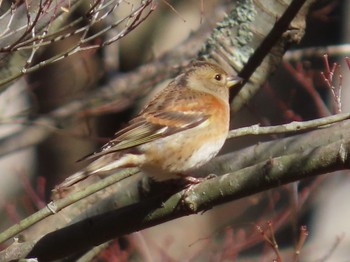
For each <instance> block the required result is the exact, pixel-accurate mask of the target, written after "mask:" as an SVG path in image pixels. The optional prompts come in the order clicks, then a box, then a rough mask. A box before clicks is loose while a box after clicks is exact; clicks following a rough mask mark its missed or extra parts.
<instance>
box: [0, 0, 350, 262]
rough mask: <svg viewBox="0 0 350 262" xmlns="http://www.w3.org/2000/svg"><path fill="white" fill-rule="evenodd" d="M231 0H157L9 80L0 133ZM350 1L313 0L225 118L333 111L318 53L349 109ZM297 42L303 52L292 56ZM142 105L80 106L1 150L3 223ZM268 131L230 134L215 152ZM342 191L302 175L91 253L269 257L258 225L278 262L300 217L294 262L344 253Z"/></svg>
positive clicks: (172, 39) (147, 55) (87, 87)
mask: <svg viewBox="0 0 350 262" xmlns="http://www.w3.org/2000/svg"><path fill="white" fill-rule="evenodd" d="M132 2H135V3H136V2H139V1H136V0H135V1H128V2H127V1H125V2H123V4H121V5H120V8H117V9H116V10H115V14H114V16H113V17H120V16H123V13H126V12H130V6H131V5H132V4H133V3H132ZM227 5H229V1H224V0H215V1H205V0H204V1H200V0H191V1H186V0H178V1H159V3H158V6H157V8H156V10H155V11H154V13H153V14H152V15H151V16H150V17H148V18H147V19H146V21H144V22H143V23H142V24H141V25H140V26H139V27H137V28H136V29H134V30H133V31H132V32H131V33H130V34H129V35H127V36H126V37H124V38H122V39H121V40H120V41H117V42H116V43H114V44H112V45H110V46H107V47H105V48H101V49H97V50H87V51H83V52H79V53H77V54H74V55H72V56H69V57H67V58H65V59H63V60H61V61H59V62H56V63H53V64H51V65H49V66H46V67H43V68H41V69H39V70H37V71H35V72H33V73H31V74H29V75H27V76H26V77H25V78H22V79H21V80H20V81H16V82H15V83H14V84H13V85H12V86H11V88H8V89H7V90H6V91H5V92H4V93H2V94H1V96H0V114H1V117H2V118H3V119H4V121H3V122H4V124H2V125H1V126H0V135H1V136H6V135H8V134H11V133H13V132H15V131H16V130H18V129H20V128H21V126H22V125H27V123H29V124H30V120H31V119H33V118H35V117H38V116H42V115H45V114H48V113H50V112H52V111H53V110H55V109H57V108H59V107H61V106H62V105H64V104H66V103H67V102H69V101H73V100H79V98H80V97H81V96H83V95H84V94H86V92H89V91H91V90H94V89H99V88H100V87H101V86H103V85H104V84H105V83H106V82H108V80H109V79H110V78H111V77H114V76H115V75H119V74H126V73H128V72H131V71H133V70H135V69H137V68H138V67H139V66H140V65H142V64H144V63H147V62H148V61H152V60H153V59H155V58H157V57H160V56H161V55H163V54H165V53H166V52H167V51H168V50H172V49H174V48H176V47H177V46H178V45H179V44H180V43H181V42H182V41H184V40H185V39H187V38H188V37H189V35H191V33H193V32H195V31H196V30H198V29H199V28H201V29H202V30H203V28H213V27H214V26H215V24H216V22H218V21H220V20H221V19H222V17H223V16H224V13H225V10H226V7H227ZM349 5H350V3H349V1H340V0H339V1H337V0H332V1H318V2H317V4H316V6H315V7H314V8H313V11H312V12H311V14H310V16H309V18H308V21H307V30H306V34H305V37H304V38H303V40H302V42H301V43H300V45H299V46H296V47H294V48H295V50H290V51H289V52H288V53H287V55H286V57H285V60H284V61H283V63H282V64H281V66H280V67H279V69H278V70H277V72H276V73H275V74H274V75H273V76H272V77H271V78H270V80H269V81H268V83H266V84H265V85H264V86H263V87H262V88H261V89H260V91H259V93H258V94H257V95H256V96H255V97H254V98H253V99H252V100H251V101H250V102H249V104H248V105H247V106H245V107H244V108H243V109H242V110H241V111H240V112H239V113H238V114H236V115H234V116H232V126H231V127H232V128H237V127H242V126H248V125H252V124H256V123H261V124H262V125H277V124H284V123H288V122H291V121H295V120H297V121H302V120H310V119H315V118H319V117H323V116H327V115H331V114H334V113H336V110H337V108H336V103H335V102H334V97H333V96H332V94H331V92H330V90H329V88H328V87H327V85H326V84H325V82H324V81H323V79H322V77H321V74H320V72H321V71H324V70H325V63H324V58H323V54H324V53H327V54H328V56H329V62H330V63H331V64H332V63H334V62H336V63H339V64H340V67H338V68H337V71H336V74H337V75H339V74H342V76H343V80H342V86H343V89H342V92H343V94H342V110H343V112H346V111H349V106H350V105H349V104H348V103H346V101H348V99H347V97H348V96H349V95H350V94H349V92H350V91H349V88H347V87H348V83H349V75H350V74H349V68H348V67H347V65H346V63H345V57H346V56H348V53H349V51H350V49H349V47H348V46H347V43H348V41H349V37H350V36H349V34H348V32H350V30H349V25H350V21H349V20H348V16H347V15H346V14H347V13H348V11H349V8H350V6H349ZM87 8H89V7H88V6H84V5H82V6H81V7H79V8H77V9H74V10H72V12H71V13H70V14H69V19H72V20H74V19H75V18H76V17H79V16H80V15H81V14H82V13H84V12H85V10H86V9H87ZM84 22H86V21H82V23H84ZM77 26H81V25H77ZM92 30H96V31H98V30H99V28H98V27H97V28H92ZM207 30H208V29H207ZM90 33H91V32H90ZM76 41H78V37H76V38H74V37H71V38H68V39H66V40H64V41H59V42H57V43H54V44H52V45H50V46H49V48H46V49H45V50H44V51H42V52H40V53H38V54H36V56H35V57H34V61H35V60H36V61H41V60H43V59H45V58H49V57H52V56H53V55H55V54H57V53H60V52H62V50H66V49H67V48H69V47H70V46H72V45H74V44H75V43H76ZM96 41H97V40H96ZM304 48H308V49H307V50H308V52H306V51H305V52H302V55H298V54H299V53H298V52H297V51H298V50H300V49H304ZM327 48H328V49H327ZM164 84H166V83H164ZM164 84H163V86H164ZM145 98H146V95H145ZM140 104H142V102H140V103H136V104H135V106H132V107H128V108H127V109H125V110H118V105H117V109H116V108H115V107H114V106H115V105H113V104H112V105H107V106H100V107H98V113H96V112H95V111H94V112H93V113H91V112H90V111H89V110H87V111H84V112H80V113H79V116H78V117H77V118H76V119H75V120H74V123H73V124H72V123H66V124H65V123H63V125H62V126H61V127H60V128H57V129H56V130H55V132H54V133H53V135H51V136H49V137H48V138H47V139H45V141H43V142H41V143H39V144H38V145H36V146H34V147H31V148H29V149H25V150H21V151H19V152H16V153H12V154H10V155H8V156H4V157H2V158H1V159H0V160H1V162H0V166H1V170H2V172H1V173H2V174H1V176H0V221H1V222H0V230H4V229H5V228H7V227H9V226H10V225H12V224H14V223H15V222H18V221H20V220H21V219H22V218H24V217H26V216H27V215H28V214H31V213H33V212H35V211H36V210H37V209H39V208H40V207H42V206H43V205H45V203H47V202H48V201H49V200H50V194H51V189H52V188H53V187H54V186H55V185H56V184H58V183H59V182H61V181H62V180H63V179H64V178H65V177H67V176H69V175H70V174H72V173H73V172H75V171H77V170H79V169H80V168H81V167H82V166H84V163H80V162H79V163H77V162H76V160H78V159H80V158H81V157H83V156H85V155H86V154H89V153H91V152H93V151H94V150H96V149H97V148H99V147H100V146H101V145H103V143H105V142H106V141H108V140H109V139H110V138H111V137H112V136H113V134H114V133H115V132H116V131H117V130H118V129H119V128H121V127H123V126H124V125H125V124H126V123H127V122H128V120H129V119H130V118H131V117H132V116H133V115H134V114H135V113H137V111H138V110H139V109H140ZM5 120H6V121H7V122H6V121H5ZM273 138H274V137H266V136H265V137H245V138H240V139H234V140H230V141H228V143H227V144H226V145H225V148H224V149H223V151H222V153H225V152H231V151H234V150H238V149H240V148H244V147H247V146H249V145H254V144H256V143H258V142H261V141H264V140H271V139H273ZM349 192H350V184H349V176H348V172H345V171H344V172H338V173H337V174H327V175H323V176H320V177H317V178H314V179H308V180H303V181H300V182H298V183H294V184H291V185H287V186H282V187H280V188H276V189H272V190H269V191H266V192H263V193H260V194H256V195H254V196H251V197H247V198H244V199H241V200H238V201H234V202H232V203H228V204H225V205H221V206H219V207H216V208H214V209H213V210H210V211H208V212H205V213H204V214H198V215H194V216H190V217H184V218H181V219H177V220H174V221H171V222H168V223H165V224H162V225H159V226H156V227H154V228H150V229H147V230H143V231H141V232H138V233H134V234H131V235H129V236H125V237H124V238H122V239H119V240H116V241H114V242H112V243H111V244H110V245H109V246H108V248H107V249H106V250H105V251H103V252H102V253H101V254H100V256H99V258H98V259H97V258H96V261H236V260H237V261H271V259H272V258H274V257H275V255H274V253H273V251H272V248H271V247H270V245H269V243H268V241H267V240H266V239H264V234H262V233H261V231H259V230H258V229H257V226H261V228H262V230H263V231H264V232H265V233H266V234H267V235H269V234H270V232H271V231H272V232H274V235H275V237H276V241H277V243H278V244H279V250H280V252H281V254H282V257H283V259H284V260H283V261H293V249H294V247H295V245H296V243H298V241H299V237H300V236H299V235H300V232H299V228H300V226H302V225H305V226H307V229H308V231H309V236H308V238H307V242H306V244H305V246H304V247H303V249H302V259H301V261H347V260H348V258H349V257H350V251H349V249H348V246H349V244H350V243H349V242H350V223H349V217H350V207H349V205H348V204H347V199H348V197H349ZM269 222H271V224H272V227H273V229H271V226H269Z"/></svg>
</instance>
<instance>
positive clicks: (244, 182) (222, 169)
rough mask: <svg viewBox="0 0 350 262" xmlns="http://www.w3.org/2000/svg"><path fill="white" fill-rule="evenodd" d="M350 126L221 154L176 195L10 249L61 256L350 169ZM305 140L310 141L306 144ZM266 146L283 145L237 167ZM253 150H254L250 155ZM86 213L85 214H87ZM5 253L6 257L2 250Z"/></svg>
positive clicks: (47, 257)
mask: <svg viewBox="0 0 350 262" xmlns="http://www.w3.org/2000/svg"><path fill="white" fill-rule="evenodd" d="M349 127H350V121H349V120H347V121H344V122H343V123H339V124H335V125H333V126H332V127H328V128H325V129H320V130H316V131H313V132H309V133H306V134H301V135H297V136H293V137H289V138H284V139H280V140H277V141H270V142H265V143H261V144H259V145H256V146H252V147H249V148H247V149H244V150H241V151H237V152H234V153H230V154H228V155H225V156H222V157H219V158H218V159H217V160H216V161H215V162H216V167H217V168H213V167H214V166H212V171H214V170H216V171H217V174H218V173H222V174H224V175H221V176H218V177H215V178H212V179H208V180H205V181H203V182H202V183H200V184H198V185H195V186H192V187H191V188H190V189H184V190H180V191H178V192H175V193H172V194H168V195H167V194H164V192H163V193H162V194H160V195H158V196H154V197H149V198H146V199H145V198H143V199H139V200H136V199H135V201H136V202H135V203H133V204H129V205H128V206H126V207H122V208H118V209H115V210H109V211H106V212H102V214H98V215H95V216H90V217H89V218H87V219H83V220H81V221H79V222H77V223H74V224H72V225H70V226H67V227H65V228H62V229H59V230H56V231H54V232H51V233H49V234H47V235H45V236H44V237H42V238H41V239H38V240H37V241H28V242H25V243H21V244H19V243H16V244H15V245H13V246H12V247H10V248H9V249H8V250H7V251H6V252H8V253H9V254H13V253H14V252H15V251H16V252H18V253H20V254H21V255H22V256H24V255H26V254H28V253H26V252H28V251H29V250H31V251H30V253H29V254H28V257H35V258H38V259H39V260H45V261H50V260H54V259H59V258H63V257H65V256H68V255H70V254H72V253H75V252H78V251H83V250H85V249H88V248H91V247H93V246H95V245H99V244H101V243H103V242H105V241H107V240H110V239H113V238H116V237H120V236H122V235H125V234H129V233H132V232H135V231H139V230H142V229H144V228H147V227H151V226H154V225H157V224H160V223H164V222H166V221H169V220H173V219H176V218H179V217H182V216H188V215H192V214H197V213H199V212H204V211H206V210H208V209H211V208H213V207H214V206H216V205H220V204H223V203H226V202H229V201H232V200H236V199H239V198H242V197H246V196H249V195H252V194H255V193H257V192H261V191H264V190H267V189H270V188H273V187H276V186H280V185H283V184H287V183H290V182H293V181H298V180H301V179H305V178H308V177H313V176H316V175H321V174H324V173H328V172H333V171H337V170H343V169H349V168H350V159H349V150H350V135H349V134H348V132H347V131H346V130H348V129H349ZM329 133H332V134H334V136H332V140H331V141H329V140H328V139H329V136H328V135H329ZM310 137H314V138H317V141H320V142H318V143H317V142H316V139H314V140H312V141H310ZM305 141H308V143H304V142H305ZM288 145H289V147H288ZM267 148H278V149H279V150H275V151H272V152H271V153H269V154H268V155H267V154H265V159H259V160H258V161H254V162H249V161H248V162H245V163H244V164H242V163H241V164H240V165H238V167H237V166H236V163H237V161H236V159H237V158H241V159H242V158H245V156H246V154H247V153H248V155H249V156H250V157H252V158H254V155H255V154H257V155H258V156H261V155H260V154H259V152H260V151H264V152H267V150H266V149H267ZM252 151H254V152H256V153H255V154H252V153H251V152H252ZM236 167H237V168H236ZM129 190H130V188H129ZM131 190H135V191H138V186H136V185H135V186H134V188H133V189H131ZM120 194H121V192H117V193H116V194H115V195H111V196H110V197H109V200H108V201H111V202H113V204H114V206H115V205H117V206H119V205H120V204H121V203H120V202H118V201H119V199H120V198H119V196H120ZM123 194H125V192H123ZM134 194H137V193H135V192H134ZM117 202H118V203H117ZM100 211H101V210H100ZM58 215H59V214H58ZM82 216H83V217H86V214H82ZM55 226H56V225H55ZM71 243H74V245H72V244H71ZM22 245H23V246H22ZM24 247H26V249H25V248H24ZM28 247H31V248H32V249H31V248H28ZM21 250H23V251H21ZM1 256H2V257H4V256H5V253H4V251H3V252H2V254H1Z"/></svg>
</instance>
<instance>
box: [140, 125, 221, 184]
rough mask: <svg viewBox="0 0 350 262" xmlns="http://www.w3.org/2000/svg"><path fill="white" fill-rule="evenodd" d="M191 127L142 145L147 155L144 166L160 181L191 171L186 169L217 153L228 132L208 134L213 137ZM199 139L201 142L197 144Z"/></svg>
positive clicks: (148, 173)
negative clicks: (193, 130) (196, 132)
mask: <svg viewBox="0 0 350 262" xmlns="http://www.w3.org/2000/svg"><path fill="white" fill-rule="evenodd" d="M188 131H189V130H187V131H183V132H181V133H177V134H174V135H171V136H168V137H165V138H162V139H158V140H156V141H153V142H151V143H148V144H145V145H143V146H142V149H143V150H144V151H145V152H147V153H146V155H147V158H148V159H147V161H145V163H147V164H145V165H143V166H141V169H142V170H143V171H144V172H145V173H146V174H147V175H149V176H151V177H153V178H154V179H155V180H158V181H161V180H167V179H173V178H178V174H182V175H191V174H186V172H189V171H191V170H193V169H196V168H198V167H200V166H202V165H204V164H205V163H207V162H208V161H209V160H211V159H212V158H213V157H215V156H216V154H217V153H218V152H219V151H220V149H221V147H222V145H223V144H224V142H225V139H226V134H224V136H222V137H220V138H218V137H217V136H216V137H214V138H215V139H208V137H207V136H209V137H211V138H213V137H212V135H211V134H210V132H208V133H203V134H201V135H199V136H195V137H193V134H192V132H188ZM204 141H205V142H204ZM198 143H199V144H201V145H200V146H198Z"/></svg>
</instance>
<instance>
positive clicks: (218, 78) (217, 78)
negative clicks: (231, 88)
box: [214, 74, 222, 81]
mask: <svg viewBox="0 0 350 262" xmlns="http://www.w3.org/2000/svg"><path fill="white" fill-rule="evenodd" d="M214 78H215V80H217V81H220V80H221V79H222V76H221V75H220V74H217V75H215V77H214Z"/></svg>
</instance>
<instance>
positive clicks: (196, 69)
mask: <svg viewBox="0 0 350 262" xmlns="http://www.w3.org/2000/svg"><path fill="white" fill-rule="evenodd" d="M240 81H241V78H239V77H231V76H229V75H228V74H227V73H226V72H225V71H224V70H223V69H222V68H221V67H219V66H218V65H215V64H212V63H209V62H200V61H197V62H194V63H192V64H191V66H190V67H188V69H187V70H186V71H185V72H184V73H182V74H180V75H179V76H177V77H176V78H175V79H174V80H172V81H171V82H170V83H169V85H168V86H167V87H166V88H165V89H164V90H162V91H161V92H159V93H158V95H156V96H155V97H154V98H153V100H151V102H149V103H148V105H147V106H145V107H144V109H143V110H142V111H141V112H140V114H138V115H137V116H136V117H135V118H134V119H132V120H131V121H130V122H129V124H128V126H127V127H125V128H124V129H122V130H120V131H119V132H117V133H116V134H115V138H114V139H112V140H111V141H110V142H108V143H107V144H105V145H104V146H103V147H102V148H101V149H100V150H99V151H97V152H95V153H93V154H91V155H89V156H87V157H86V158H84V159H93V160H94V161H93V162H92V163H91V164H89V165H88V166H87V167H86V168H84V169H83V170H81V171H79V172H77V173H75V174H74V175H72V176H70V177H68V178H67V179H66V180H65V181H64V182H63V183H61V184H60V185H59V186H58V189H60V188H67V187H69V186H71V185H73V184H75V183H76V182H78V181H80V180H82V179H84V178H86V177H87V176H90V175H94V174H103V173H106V172H109V171H111V170H115V169H117V168H121V167H131V166H138V167H140V169H141V171H143V173H145V174H146V175H148V176H150V177H152V178H154V179H155V180H157V181H162V180H168V179H174V178H179V177H183V176H186V175H187V176H188V175H189V174H188V172H189V171H191V170H193V169H196V168H198V167H200V166H202V165H204V164H205V163H207V162H208V161H209V160H211V159H212V158H213V157H214V156H216V154H217V153H218V152H219V150H220V149H221V147H222V146H223V144H224V142H225V139H226V136H227V133H228V130H229V120H230V109H229V102H228V99H229V88H230V87H232V86H234V85H235V84H237V83H239V82H240Z"/></svg>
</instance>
